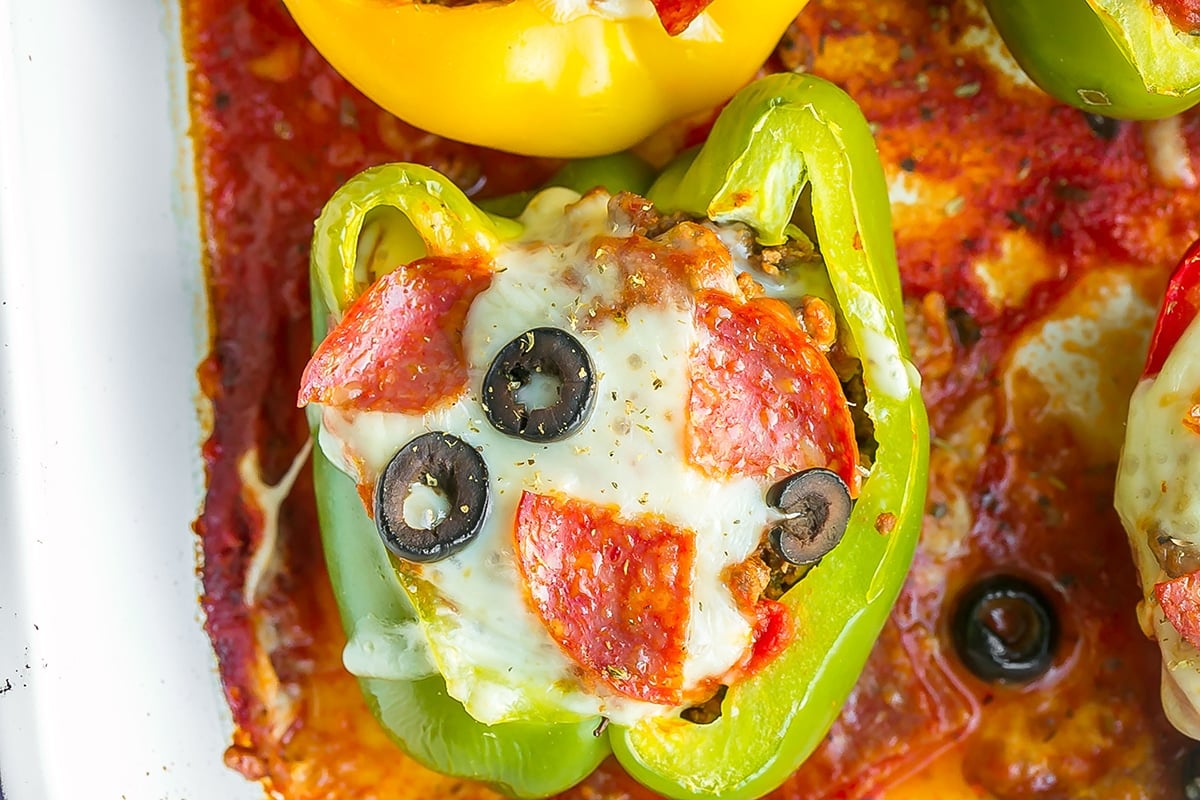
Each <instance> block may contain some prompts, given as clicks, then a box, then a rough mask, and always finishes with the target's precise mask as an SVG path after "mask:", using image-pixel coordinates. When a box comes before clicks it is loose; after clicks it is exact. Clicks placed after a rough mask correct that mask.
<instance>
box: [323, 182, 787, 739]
mask: <svg viewBox="0 0 1200 800" xmlns="http://www.w3.org/2000/svg"><path fill="white" fill-rule="evenodd" d="M607 200H608V197H607V195H604V194H602V193H593V194H590V195H588V196H586V197H584V198H582V199H580V197H579V195H577V194H575V193H573V192H570V191H567V190H564V189H556V190H547V191H546V192H543V193H541V194H540V195H538V196H537V197H536V198H535V199H534V201H533V202H532V203H531V204H530V206H529V207H528V209H527V210H526V213H525V215H524V216H523V217H522V220H521V221H522V222H523V223H524V226H525V227H524V233H523V235H522V237H521V238H520V239H518V240H516V241H514V242H511V243H509V244H507V245H505V246H504V247H503V248H502V249H501V251H500V252H499V253H498V254H497V257H496V263H497V273H496V275H495V276H494V279H493V281H492V284H491V286H490V287H489V288H488V289H487V290H486V291H484V292H482V293H481V294H480V295H479V296H478V297H477V298H476V299H475V301H474V303H473V304H472V306H471V308H470V311H469V313H468V317H467V321H466V328H465V331H464V335H463V348H464V355H465V358H466V361H467V366H468V374H469V382H468V387H469V388H468V391H467V392H466V393H465V394H464V396H462V397H461V398H460V399H459V400H458V401H457V402H456V403H454V404H453V405H451V406H449V407H442V408H438V409H436V410H433V411H430V412H428V413H426V414H422V415H405V414H393V413H379V412H366V413H349V414H346V413H343V412H340V411H337V410H334V409H328V408H326V409H324V410H323V418H322V431H321V444H322V447H323V448H324V449H325V450H326V452H327V454H328V455H329V456H330V458H331V459H332V460H333V461H334V463H338V464H340V465H341V466H342V468H343V469H345V470H346V471H347V472H349V473H350V474H351V475H352V476H354V477H355V478H356V479H358V480H360V481H361V480H364V479H365V480H368V481H370V480H373V478H374V476H376V475H378V474H379V472H380V471H382V469H383V468H384V466H386V464H387V462H388V460H389V459H391V457H392V456H393V455H394V454H395V453H396V451H397V450H398V449H399V448H400V447H401V446H402V445H403V444H404V443H405V442H407V441H409V440H410V439H412V438H414V437H416V436H418V435H420V434H423V433H425V432H427V431H449V432H452V433H454V434H455V435H457V436H460V437H461V438H462V439H464V440H465V441H467V442H468V443H470V444H471V445H473V446H475V447H476V448H478V450H479V452H480V453H481V454H482V455H483V458H484V460H485V462H486V463H487V467H488V471H489V488H490V497H491V509H490V511H489V513H488V515H487V517H486V519H485V522H484V525H483V530H482V531H481V533H480V534H479V536H478V537H477V538H476V539H475V540H474V541H473V542H472V543H471V544H470V545H469V546H468V547H466V548H465V549H464V550H463V551H461V552H460V553H458V554H456V555H455V556H453V557H451V558H448V559H445V560H443V561H439V562H436V563H432V564H425V565H422V566H421V567H420V581H422V582H427V583H428V584H431V585H432V586H435V587H436V592H437V594H438V596H439V598H440V600H439V602H438V603H436V604H434V605H435V606H436V608H437V610H436V612H435V615H436V619H434V620H433V621H432V622H430V620H429V619H427V620H426V623H427V624H426V625H424V626H423V628H424V633H425V635H426V636H427V637H428V650H429V653H430V655H431V657H432V658H433V660H434V661H435V662H436V664H437V667H438V670H439V671H440V672H441V673H442V674H443V675H444V676H445V678H446V681H447V687H448V691H449V693H450V694H451V695H452V696H454V697H455V698H457V699H458V700H459V701H460V702H462V703H463V705H464V706H465V707H466V709H467V710H468V712H469V713H471V715H472V716H474V717H475V718H476V719H479V720H480V721H483V722H485V723H495V722H500V721H505V720H511V719H519V718H522V717H527V716H530V715H535V714H536V715H540V716H542V717H546V716H555V715H564V714H565V715H574V716H590V715H595V714H603V715H605V716H608V717H609V718H611V719H613V720H614V721H615V722H618V723H623V724H629V723H632V722H636V721H637V720H639V719H643V718H646V717H648V716H652V715H660V714H664V713H672V712H675V711H677V709H669V708H664V707H661V706H656V705H651V704H648V703H643V702H637V701H633V700H630V699H628V698H625V697H622V696H619V695H617V694H616V693H613V692H610V691H607V690H606V689H605V688H603V687H600V688H597V687H594V686H593V687H586V688H585V687H584V686H583V685H582V684H581V683H580V682H579V681H578V679H577V678H576V677H575V674H576V668H575V666H574V665H573V663H572V661H571V660H570V659H569V658H568V657H567V656H566V655H565V654H564V653H563V651H562V650H561V649H560V648H559V646H558V645H557V643H555V642H554V641H553V639H552V638H551V637H550V635H549V633H548V632H547V631H546V629H545V627H544V626H543V625H542V624H541V621H540V620H539V619H538V617H537V616H536V615H535V614H534V613H533V612H532V611H531V610H530V607H529V604H528V602H527V600H526V597H525V589H524V587H523V583H522V580H521V577H520V574H519V571H518V567H517V563H516V556H515V553H514V542H513V530H514V524H515V515H516V507H517V503H518V501H519V500H520V497H521V493H522V491H523V490H529V491H532V492H538V493H550V492H557V493H561V494H563V495H567V496H571V497H576V498H579V499H581V500H584V501H589V502H592V503H597V504H603V505H610V506H617V507H619V508H621V509H622V510H623V512H624V513H625V514H626V515H628V516H634V515H638V514H643V513H652V514H656V515H659V516H661V517H662V518H664V519H666V520H667V521H669V522H670V523H672V524H674V525H677V526H680V527H683V528H686V529H688V530H690V531H692V532H694V533H695V534H696V558H695V564H694V568H693V575H692V585H691V588H692V592H691V595H690V598H689V603H690V608H689V612H690V616H689V629H688V633H687V640H686V652H687V654H686V660H685V662H684V668H683V677H684V684H685V688H690V687H694V686H698V685H701V684H702V683H703V682H705V681H706V679H712V678H714V677H720V676H721V675H723V674H724V673H726V672H727V671H728V670H729V669H730V668H732V667H733V666H734V665H735V664H736V663H737V662H738V661H739V660H740V659H741V657H742V656H743V655H744V653H745V652H746V649H747V647H748V646H749V644H750V643H751V641H752V635H753V632H752V628H751V625H750V623H749V621H747V619H746V618H745V616H743V614H742V613H741V612H740V611H739V609H738V607H737V605H736V604H735V602H734V599H733V597H732V595H731V592H730V590H729V588H728V586H727V585H726V583H725V581H724V580H723V574H724V573H725V571H726V569H727V568H728V567H730V566H731V565H733V564H736V563H739V562H741V561H744V560H745V559H746V558H748V557H749V556H750V555H751V554H752V553H753V552H754V551H755V550H756V549H757V547H758V545H759V543H760V540H761V535H762V531H763V529H764V528H765V527H766V526H767V525H768V524H769V522H770V518H769V513H770V512H769V511H768V509H767V507H766V504H765V502H764V497H763V487H762V486H761V485H759V484H758V483H757V482H755V481H753V480H750V479H727V480H716V479H713V478H710V477H707V476H705V475H704V474H703V473H701V472H700V471H699V470H697V469H695V468H693V467H691V466H690V465H689V464H688V462H687V458H686V456H685V452H684V446H685V438H684V437H685V425H686V421H687V403H688V398H689V393H690V378H689V373H688V356H689V353H690V352H691V350H692V348H693V346H694V344H695V339H696V336H697V334H696V329H695V325H694V322H693V320H692V310H691V309H690V308H689V307H675V306H672V305H670V304H656V305H648V304H641V305H636V306H633V307H631V308H630V309H629V310H628V311H627V313H626V316H625V319H624V320H622V321H618V320H614V319H611V318H608V319H602V318H592V317H589V316H588V313H587V309H588V308H589V307H591V306H592V303H593V302H594V301H597V300H600V299H602V298H612V297H613V296H614V295H615V294H616V293H617V290H618V288H619V286H618V282H619V281H620V279H621V278H620V275H619V271H618V270H616V269H607V270H600V269H597V268H595V267H593V266H592V265H591V264H590V263H589V262H588V258H589V256H591V255H593V253H592V251H591V248H592V247H593V244H592V242H593V239H594V238H595V237H596V236H600V235H612V230H611V229H610V227H609V223H608V214H607ZM734 256H735V259H739V257H741V259H744V256H745V253H744V252H739V253H735V254H734ZM742 266H743V267H744V261H743V263H742ZM546 325H550V326H555V327H559V328H562V329H564V330H568V331H571V332H573V333H574V335H575V336H576V337H577V338H578V339H579V340H580V341H581V342H582V343H583V344H584V346H585V347H586V348H587V349H588V352H589V355H590V356H591V358H592V360H593V363H594V366H595V374H596V376H597V387H596V390H597V401H596V405H595V409H594V411H593V412H592V414H591V416H590V418H589V419H588V421H587V423H586V424H585V425H584V427H583V428H581V429H580V430H579V431H578V432H577V433H575V434H573V435H572V436H570V437H568V438H566V439H564V440H562V441H559V442H554V443H549V444H535V443H530V442H526V441H524V440H521V439H518V438H513V437H509V436H506V435H504V434H502V433H500V432H499V431H497V430H495V429H494V428H493V427H492V426H491V425H490V424H489V423H488V422H487V420H486V417H485V415H484V411H483V408H482V406H481V404H480V400H479V393H478V389H479V387H480V385H481V383H482V379H483V376H484V374H485V372H486V371H487V369H488V367H489V365H490V364H491V362H492V360H493V359H494V358H495V356H496V355H497V353H498V352H499V350H500V349H501V348H502V347H503V346H504V345H505V344H507V343H508V342H509V341H511V340H513V339H515V338H517V337H518V336H520V335H522V334H523V333H524V332H525V331H527V330H529V329H531V328H535V327H539V326H546ZM359 469H361V470H362V472H361V473H359ZM415 589H417V587H415V586H410V590H415ZM416 594H419V592H417V593H416ZM416 594H415V595H414V601H415V602H417V603H420V602H421V598H420V597H419V596H416ZM427 615H428V612H427ZM359 644H361V643H359ZM361 649H362V648H361V647H359V646H358V644H356V650H355V652H354V657H353V658H351V657H349V654H348V656H347V658H346V659H345V661H346V663H347V666H348V667H349V668H350V669H351V671H359V670H370V671H373V672H377V671H378V670H379V669H380V667H379V666H378V665H375V664H373V663H370V662H371V659H368V658H365V657H364V654H363V653H362V652H360V651H361ZM368 664H370V665H368ZM358 674H363V673H362V672H358Z"/></svg>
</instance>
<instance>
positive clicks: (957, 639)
mask: <svg viewBox="0 0 1200 800" xmlns="http://www.w3.org/2000/svg"><path fill="white" fill-rule="evenodd" d="M951 624H952V625H953V630H952V634H953V638H954V647H955V649H956V650H957V651H958V657H959V658H961V659H962V661H963V663H964V664H966V666H967V668H968V669H969V670H971V672H973V673H975V675H977V676H978V677H979V678H981V679H983V680H985V681H990V682H996V683H1019V682H1024V681H1030V680H1033V679H1034V678H1036V677H1038V676H1039V675H1041V674H1042V673H1044V672H1045V671H1046V670H1048V669H1049V668H1050V664H1051V662H1052V661H1053V660H1054V651H1055V648H1056V647H1057V646H1058V622H1057V620H1056V618H1055V615H1054V610H1053V608H1052V607H1051V605H1050V601H1049V600H1048V599H1047V598H1046V596H1045V595H1044V594H1042V592H1041V590H1039V589H1038V588H1037V587H1036V586H1034V585H1033V584H1032V583H1030V582H1029V581H1026V580H1022V579H1021V578H1017V577H1014V576H1012V575H993V576H991V577H989V578H984V579H983V580H981V581H979V582H978V583H976V584H975V585H974V586H972V587H971V588H970V589H968V590H967V591H966V592H965V593H964V594H963V595H962V597H961V598H959V600H958V607H957V608H956V609H955V612H954V618H953V621H952V623H951Z"/></svg>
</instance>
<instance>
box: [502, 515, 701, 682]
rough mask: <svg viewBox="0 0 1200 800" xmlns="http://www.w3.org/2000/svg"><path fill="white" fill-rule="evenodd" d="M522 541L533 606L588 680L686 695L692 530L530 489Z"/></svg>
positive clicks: (520, 525) (520, 556) (520, 519)
mask: <svg viewBox="0 0 1200 800" xmlns="http://www.w3.org/2000/svg"><path fill="white" fill-rule="evenodd" d="M515 539H516V551H517V562H518V564H519V566H520V569H521V576H522V577H523V578H524V580H525V584H526V586H527V587H528V590H529V598H530V600H531V602H532V605H533V608H534V610H535V611H536V612H537V614H538V616H539V617H541V620H542V623H543V624H544V625H545V626H546V629H547V630H548V631H549V632H550V635H551V636H552V637H553V638H554V640H555V641H556V642H558V645H559V646H560V647H561V648H562V649H563V650H564V651H565V652H566V653H567V655H568V656H570V657H571V658H572V659H573V660H574V661H575V662H576V663H577V664H579V666H580V667H581V668H582V669H583V671H584V675H585V677H586V678H590V679H591V680H593V681H597V682H599V683H602V684H605V685H607V686H610V687H611V688H612V689H613V690H615V691H617V692H619V693H620V694H623V695H625V696H627V697H632V698H634V699H636V700H644V701H647V702H650V703H661V704H664V705H677V704H679V703H680V702H682V699H683V661H684V656H685V643H686V637H687V628H688V617H689V609H690V605H689V597H690V595H691V575H692V564H693V562H694V561H695V547H696V546H695V534H694V533H692V532H691V531H688V530H684V529H681V528H677V527H675V526H673V525H671V524H669V523H667V522H665V521H664V520H662V519H661V518H659V517H656V516H653V515H649V514H645V515H640V516H636V517H622V516H619V515H618V512H617V509H615V508H611V507H608V506H600V505H595V504H592V503H588V502H585V501H582V500H579V499H576V498H570V497H561V496H557V495H554V496H550V495H540V494H533V493H531V492H524V493H523V494H522V495H521V501H520V503H519V505H518V507H517V520H516V530H515Z"/></svg>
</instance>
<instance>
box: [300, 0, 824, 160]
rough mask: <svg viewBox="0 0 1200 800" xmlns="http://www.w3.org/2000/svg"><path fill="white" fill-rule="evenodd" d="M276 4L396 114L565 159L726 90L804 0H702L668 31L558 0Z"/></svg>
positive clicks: (762, 55)
mask: <svg viewBox="0 0 1200 800" xmlns="http://www.w3.org/2000/svg"><path fill="white" fill-rule="evenodd" d="M286 3H287V6H288V8H289V10H290V11H291V13H292V16H293V17H294V18H295V20H296V22H297V23H298V24H299V26H300V28H301V30H303V31H304V33H305V35H307V36H308V37H309V39H310V40H311V41H312V42H313V44H315V45H316V47H317V49H318V50H319V51H320V52H321V53H322V54H323V55H324V56H325V58H326V59H328V60H329V62H330V63H331V64H332V65H333V66H334V68H335V69H337V70H338V71H339V72H341V73H342V74H343V75H344V76H345V77H346V78H347V79H348V80H349V81H350V82H351V83H353V84H354V85H355V86H357V87H358V88H359V89H361V90H362V91H363V92H364V93H365V94H366V95H367V96H368V97H370V98H372V99H373V100H375V102H377V103H379V104H380V105H381V106H383V107H384V108H386V109H387V110H388V111H391V112H392V113H394V114H396V115H397V116H398V117H400V118H401V119H403V120H405V121H406V122H409V123H411V124H413V125H416V126H417V127H419V128H423V129H425V130H428V131H431V132H433V133H436V134H438V135H441V136H446V137H449V138H452V139H458V140H460V141H464V142H469V143H471V144H479V145H484V146H486V147H494V148H498V149H501V150H508V151H511V152H514V153H522V154H526V155H538V156H556V157H571V158H574V157H578V156H589V155H599V154H603V153H611V152H615V151H617V150H622V149H624V148H626V147H629V146H632V145H634V144H636V143H637V142H639V141H641V140H642V139H644V138H645V137H646V136H648V135H650V134H651V133H653V132H654V131H655V130H657V129H658V128H660V127H662V126H663V125H664V124H666V123H668V122H671V121H673V120H675V119H679V118H681V117H685V116H687V115H689V114H694V113H698V112H700V111H704V110H706V109H709V108H712V107H713V106H715V105H717V104H718V103H720V102H722V101H724V100H726V99H727V98H729V97H730V96H731V95H732V94H733V93H734V92H735V91H737V89H739V88H740V87H741V86H742V85H743V84H745V83H746V82H747V81H749V80H750V79H751V78H752V77H753V76H754V73H755V72H756V71H757V70H758V68H759V67H760V66H761V65H762V63H763V61H764V60H766V58H767V56H768V55H769V54H770V53H771V50H772V49H774V47H775V44H776V42H777V41H778V39H779V36H780V35H781V34H782V33H783V31H784V29H785V28H786V27H787V26H788V24H789V23H790V22H791V21H792V20H793V19H795V17H796V15H797V14H798V13H799V12H800V10H801V8H803V7H804V5H805V4H806V3H807V0H714V2H713V3H712V4H711V5H710V6H708V8H706V9H705V10H704V11H703V12H702V13H701V14H700V16H699V17H698V18H697V19H696V20H695V21H693V22H692V24H691V25H690V27H689V28H688V29H687V30H686V31H685V32H684V33H681V34H680V35H678V36H670V35H669V34H668V33H667V32H666V31H665V30H664V29H663V25H662V23H661V22H660V21H659V19H658V18H657V17H656V16H655V15H654V14H653V12H652V11H650V13H648V14H644V15H642V14H638V15H636V16H631V17H629V18H624V19H618V18H608V17H605V16H602V15H601V14H599V13H597V12H596V11H594V10H577V11H572V12H568V11H566V10H564V7H565V6H570V5H575V6H578V5H579V4H578V3H574V4H570V3H563V2H561V0H511V2H506V3H496V2H483V3H474V4H471V5H468V6H462V7H446V6H440V5H428V4H423V3H413V2H394V0H286ZM649 8H650V7H649V4H648V3H647V10H649Z"/></svg>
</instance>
